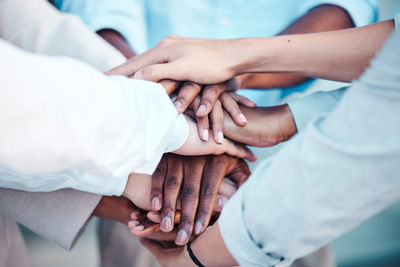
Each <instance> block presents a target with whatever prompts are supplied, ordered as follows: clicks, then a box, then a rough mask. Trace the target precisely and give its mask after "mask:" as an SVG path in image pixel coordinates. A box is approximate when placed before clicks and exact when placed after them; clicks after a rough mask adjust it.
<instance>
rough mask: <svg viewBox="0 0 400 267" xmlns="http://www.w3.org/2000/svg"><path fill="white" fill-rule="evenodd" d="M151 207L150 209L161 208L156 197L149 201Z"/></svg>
mask: <svg viewBox="0 0 400 267" xmlns="http://www.w3.org/2000/svg"><path fill="white" fill-rule="evenodd" d="M151 209H152V210H160V209H161V202H160V200H159V199H158V197H155V198H153V200H152V201H151Z"/></svg>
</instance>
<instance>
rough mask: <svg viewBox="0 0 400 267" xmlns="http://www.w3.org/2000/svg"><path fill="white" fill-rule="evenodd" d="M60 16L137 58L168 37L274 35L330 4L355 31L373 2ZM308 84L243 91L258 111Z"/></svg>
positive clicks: (106, 2)
mask: <svg viewBox="0 0 400 267" xmlns="http://www.w3.org/2000/svg"><path fill="white" fill-rule="evenodd" d="M55 4H56V6H57V7H58V8H59V9H60V10H61V11H64V12H71V13H74V14H76V15H78V16H80V17H81V18H82V19H83V20H84V22H85V23H86V24H87V25H88V26H89V27H90V28H91V29H92V30H94V31H97V30H100V29H104V28H111V29H115V30H117V31H118V32H120V33H121V34H122V35H123V36H124V37H125V38H126V39H127V41H128V42H129V44H130V45H131V47H132V48H133V49H134V50H135V51H136V52H138V53H142V52H144V51H146V50H147V49H149V48H151V47H153V46H155V45H156V44H157V43H158V42H159V41H160V40H162V39H164V38H166V37H167V36H169V35H182V36H189V37H201V38H237V37H255V36H273V35H276V34H278V33H280V32H281V31H283V30H284V29H285V28H286V27H288V26H289V25H290V24H291V23H293V22H294V21H295V20H297V19H298V18H300V17H301V16H303V15H304V14H305V13H307V12H308V11H309V10H310V9H312V8H314V7H316V6H319V5H322V4H334V5H337V6H341V7H343V8H344V9H346V10H347V11H348V12H349V14H350V15H351V17H352V19H353V21H354V22H355V23H356V26H362V25H365V24H368V23H372V22H375V20H376V18H377V6H378V4H377V0H351V1H349V0H326V1H323V0H279V1H277V0H275V1H272V0H252V1H245V0H219V1H215V0H198V1H187V0H85V1H82V0H55ZM310 84H312V81H308V82H307V83H305V84H302V85H299V86H295V87H293V88H288V89H285V90H268V92H263V91H260V90H242V91H241V92H240V94H242V95H244V96H246V97H248V98H250V99H252V100H253V101H256V102H257V104H258V105H259V106H271V105H276V104H277V103H278V102H279V101H280V100H282V98H284V97H285V96H287V95H288V94H290V93H293V92H302V91H304V90H306V89H307V88H308V87H309V85H310Z"/></svg>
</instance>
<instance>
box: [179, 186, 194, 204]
mask: <svg viewBox="0 0 400 267" xmlns="http://www.w3.org/2000/svg"><path fill="white" fill-rule="evenodd" d="M197 199H198V193H197V192H196V190H195V187H194V186H185V187H184V188H183V190H182V200H183V201H196V200H197Z"/></svg>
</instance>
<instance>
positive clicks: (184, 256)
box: [178, 245, 198, 267]
mask: <svg viewBox="0 0 400 267" xmlns="http://www.w3.org/2000/svg"><path fill="white" fill-rule="evenodd" d="M180 262H181V264H179V265H178V266H188V267H197V266H198V265H197V264H196V263H194V261H193V260H192V258H191V257H190V255H189V251H188V248H187V245H186V246H185V247H184V249H183V251H182V253H181V256H180Z"/></svg>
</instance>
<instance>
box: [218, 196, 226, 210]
mask: <svg viewBox="0 0 400 267" xmlns="http://www.w3.org/2000/svg"><path fill="white" fill-rule="evenodd" d="M225 204H226V199H225V198H219V199H218V208H220V209H222V208H223V207H224V206H225Z"/></svg>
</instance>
